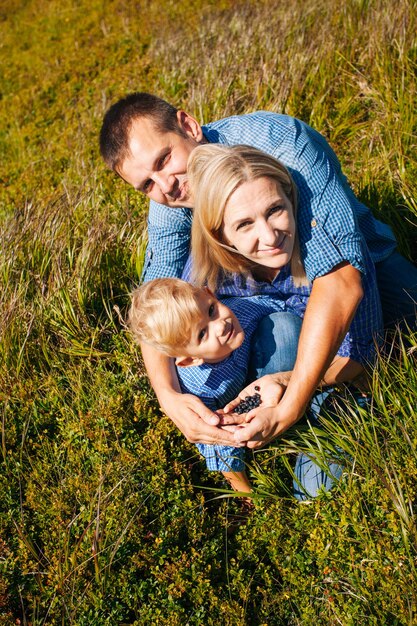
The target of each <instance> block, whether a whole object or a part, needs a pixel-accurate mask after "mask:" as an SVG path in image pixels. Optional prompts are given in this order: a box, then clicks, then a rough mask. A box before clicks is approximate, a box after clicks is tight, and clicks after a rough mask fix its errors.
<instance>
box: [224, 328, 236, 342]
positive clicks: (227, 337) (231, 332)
mask: <svg viewBox="0 0 417 626" xmlns="http://www.w3.org/2000/svg"><path fill="white" fill-rule="evenodd" d="M234 330H235V327H234V326H233V324H231V326H230V331H229V332H228V333H227V336H226V341H225V343H228V341H229V340H230V339H231V337H232V335H233V332H234Z"/></svg>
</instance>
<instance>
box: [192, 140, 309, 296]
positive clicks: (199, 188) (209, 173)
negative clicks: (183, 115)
mask: <svg viewBox="0 0 417 626" xmlns="http://www.w3.org/2000/svg"><path fill="white" fill-rule="evenodd" d="M187 174H188V181H189V184H190V187H191V190H192V192H193V195H194V213H193V225H192V237H191V246H192V247H191V251H192V257H193V273H192V279H193V282H194V283H195V284H197V285H202V284H207V285H208V286H209V287H210V289H212V290H215V289H216V288H217V286H218V285H217V282H218V279H219V275H220V273H221V271H225V272H226V273H227V272H229V273H234V272H239V273H247V272H248V271H250V270H251V269H252V268H253V267H254V266H255V263H254V262H253V261H251V260H249V259H247V258H245V257H244V256H242V255H241V254H240V252H238V250H234V249H233V248H231V247H230V246H228V245H227V243H226V241H225V238H224V233H223V220H224V212H225V208H226V205H227V203H228V201H229V199H230V197H231V195H232V194H233V193H234V192H235V191H236V189H238V188H239V187H240V186H241V185H242V184H243V183H245V182H249V181H252V180H256V179H258V178H270V179H272V180H274V181H275V182H277V183H279V185H280V186H281V187H282V189H283V191H284V193H285V195H286V196H287V197H288V199H289V200H290V202H291V204H292V209H293V214H294V220H295V222H297V188H296V186H295V183H294V181H293V179H292V178H291V175H290V173H289V172H288V170H287V168H286V167H285V166H284V165H283V164H282V163H280V162H279V161H277V159H275V158H274V157H272V156H270V155H269V154H266V153H265V152H261V150H257V149H256V148H252V147H251V146H243V145H238V146H224V145H221V144H204V145H201V146H198V147H197V148H195V149H194V150H193V151H192V152H191V155H190V157H189V159H188V166H187ZM291 274H292V277H293V280H294V284H295V285H297V286H300V285H306V284H308V280H307V277H306V274H305V271H304V267H303V264H302V261H301V258H300V249H299V243H298V234H297V232H296V235H295V242H294V249H293V253H292V257H291Z"/></svg>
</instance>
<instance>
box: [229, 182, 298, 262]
mask: <svg viewBox="0 0 417 626" xmlns="http://www.w3.org/2000/svg"><path fill="white" fill-rule="evenodd" d="M223 233H224V237H225V240H226V241H225V243H227V244H228V245H230V246H232V247H234V248H236V250H238V252H240V253H241V254H242V255H243V256H245V257H246V258H247V259H250V260H251V261H254V262H255V263H257V264H259V265H262V266H264V267H267V268H271V269H273V270H279V269H280V268H282V267H284V265H286V264H287V263H288V262H289V261H290V260H291V256H292V253H293V248H294V238H295V233H296V224H295V220H294V214H293V207H292V204H291V202H290V200H289V199H288V198H287V196H286V195H285V193H284V191H283V189H282V187H281V185H280V184H279V183H277V182H275V181H274V180H271V179H270V178H258V179H256V180H252V181H249V182H246V183H243V184H242V185H241V186H240V187H238V189H236V191H235V192H234V193H233V194H232V195H231V196H230V198H229V201H228V203H227V204H226V208H225V212H224V218H223Z"/></svg>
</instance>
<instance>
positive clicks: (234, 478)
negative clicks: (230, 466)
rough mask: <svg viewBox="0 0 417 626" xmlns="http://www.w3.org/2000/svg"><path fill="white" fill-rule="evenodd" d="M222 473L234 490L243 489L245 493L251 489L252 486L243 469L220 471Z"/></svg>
mask: <svg viewBox="0 0 417 626" xmlns="http://www.w3.org/2000/svg"><path fill="white" fill-rule="evenodd" d="M222 474H223V476H224V477H225V479H226V480H227V482H228V483H229V485H230V486H231V487H232V489H234V490H235V491H244V492H245V493H250V492H251V491H252V487H251V486H250V482H249V479H248V477H247V475H246V472H245V471H243V472H222Z"/></svg>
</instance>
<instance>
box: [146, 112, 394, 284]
mask: <svg viewBox="0 0 417 626" xmlns="http://www.w3.org/2000/svg"><path fill="white" fill-rule="evenodd" d="M203 132H204V135H205V137H206V139H207V140H208V141H209V142H210V143H222V144H229V145H236V144H248V145H251V146H254V147H256V148H259V149H260V150H263V151H264V152H268V153H269V154H271V155H273V156H274V157H275V158H277V159H279V160H280V161H281V162H282V163H283V164H284V165H285V166H286V167H287V168H288V169H289V171H290V172H291V174H292V176H293V178H294V181H295V183H296V185H297V188H298V192H299V202H298V204H299V209H298V216H297V228H298V233H299V239H300V249H301V256H302V259H303V262H304V266H305V269H306V273H307V276H308V278H309V279H310V280H311V281H313V280H314V279H315V278H317V277H319V276H323V275H324V274H327V273H328V272H330V271H331V270H332V269H333V268H334V267H335V266H336V265H338V264H339V263H341V262H342V261H348V262H349V263H350V264H351V265H353V266H354V267H356V268H357V269H359V270H360V271H361V272H363V271H364V259H363V247H362V245H361V234H360V233H362V234H363V236H364V238H365V240H366V243H367V245H368V248H369V250H370V253H371V257H372V260H373V261H374V263H376V262H378V261H381V260H383V259H385V258H387V257H388V256H389V255H390V254H391V252H392V251H393V250H394V249H395V248H396V242H395V237H394V235H393V233H392V231H391V229H390V228H389V226H387V225H386V224H383V223H382V222H379V221H378V220H376V219H375V218H374V217H373V216H372V213H371V212H370V210H369V209H368V208H367V207H366V206H365V205H363V204H362V203H361V202H359V200H358V199H357V198H356V197H355V195H354V193H353V191H352V190H351V188H350V187H349V185H348V182H347V180H346V178H345V176H344V174H343V173H342V171H341V167H340V163H339V161H338V159H337V157H336V155H335V153H334V152H333V150H332V149H331V147H330V146H329V144H328V143H327V141H326V140H325V139H324V137H322V135H320V134H319V133H318V132H316V131H315V130H313V129H312V128H311V127H309V126H308V125H307V124H305V123H304V122H301V121H300V120H297V119H295V118H293V117H289V116H287V115H281V114H278V113H272V112H266V111H258V112H256V113H250V114H248V115H239V116H233V117H228V118H226V119H223V120H220V121H218V122H213V123H212V124H207V125H206V126H203ZM191 219H192V212H191V210H190V209H186V208H182V209H181V208H179V209H172V208H169V207H166V206H164V205H161V204H157V203H155V202H152V201H151V203H150V206H149V216H148V240H149V243H148V249H147V253H146V261H145V269H144V274H143V277H144V280H152V279H153V278H158V277H166V276H181V273H182V270H183V268H184V265H185V263H186V261H187V258H188V255H189V249H190V229H191Z"/></svg>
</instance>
